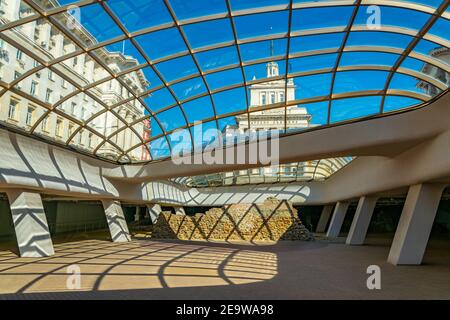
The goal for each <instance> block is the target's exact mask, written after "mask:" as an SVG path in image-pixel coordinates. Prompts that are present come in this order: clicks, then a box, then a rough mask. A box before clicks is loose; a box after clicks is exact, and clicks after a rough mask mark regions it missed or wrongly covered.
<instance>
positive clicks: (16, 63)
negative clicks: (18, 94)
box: [0, 40, 48, 92]
mask: <svg viewBox="0 0 450 320" xmlns="http://www.w3.org/2000/svg"><path fill="white" fill-rule="evenodd" d="M0 41H1V40H0ZM2 51H3V53H2V56H1V60H0V61H1V62H0V66H1V73H0V80H1V81H3V82H5V83H8V84H10V83H11V82H13V81H15V80H17V79H19V78H21V77H23V75H24V74H25V73H27V72H29V71H31V70H33V69H34V68H38V67H41V64H40V63H39V62H37V61H36V60H34V59H33V58H31V57H30V56H28V55H26V54H25V53H24V52H23V51H21V50H19V49H17V48H16V47H13V46H11V45H9V44H7V43H6V42H4V44H3V49H2ZM47 72H48V71H46V70H45V69H44V70H40V71H38V72H36V73H35V74H34V75H32V76H28V77H26V78H25V79H23V80H21V81H20V82H19V83H18V85H16V88H18V89H20V90H25V92H26V91H27V90H26V89H25V86H26V85H25V82H29V81H31V79H33V80H34V81H37V82H40V81H39V78H40V76H41V74H47ZM28 92H29V90H28Z"/></svg>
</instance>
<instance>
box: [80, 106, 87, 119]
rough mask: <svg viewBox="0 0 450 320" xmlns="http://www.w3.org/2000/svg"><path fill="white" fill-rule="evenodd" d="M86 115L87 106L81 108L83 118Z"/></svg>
mask: <svg viewBox="0 0 450 320" xmlns="http://www.w3.org/2000/svg"><path fill="white" fill-rule="evenodd" d="M85 115H86V108H81V120H84V117H85Z"/></svg>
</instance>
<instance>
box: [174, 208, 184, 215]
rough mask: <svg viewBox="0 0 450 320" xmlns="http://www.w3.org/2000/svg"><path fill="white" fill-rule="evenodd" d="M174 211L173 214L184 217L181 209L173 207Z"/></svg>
mask: <svg viewBox="0 0 450 320" xmlns="http://www.w3.org/2000/svg"><path fill="white" fill-rule="evenodd" d="M173 208H174V209H175V214H177V215H180V216H185V215H186V212H185V211H184V208H183V207H173Z"/></svg>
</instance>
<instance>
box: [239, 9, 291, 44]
mask: <svg viewBox="0 0 450 320" xmlns="http://www.w3.org/2000/svg"><path fill="white" fill-rule="evenodd" d="M288 15H289V12H288V11H279V12H269V13H260V14H252V15H248V16H239V17H236V18H235V19H234V23H235V25H236V33H237V37H238V39H245V38H252V37H258V36H263V35H264V36H267V35H271V34H277V33H286V32H287V31H288V30H287V29H288Z"/></svg>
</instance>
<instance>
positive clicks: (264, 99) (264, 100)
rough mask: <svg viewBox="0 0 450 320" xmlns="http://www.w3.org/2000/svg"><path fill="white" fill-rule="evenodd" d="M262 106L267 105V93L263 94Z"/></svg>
mask: <svg viewBox="0 0 450 320" xmlns="http://www.w3.org/2000/svg"><path fill="white" fill-rule="evenodd" d="M261 104H267V96H266V93H265V92H263V93H261Z"/></svg>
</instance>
